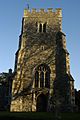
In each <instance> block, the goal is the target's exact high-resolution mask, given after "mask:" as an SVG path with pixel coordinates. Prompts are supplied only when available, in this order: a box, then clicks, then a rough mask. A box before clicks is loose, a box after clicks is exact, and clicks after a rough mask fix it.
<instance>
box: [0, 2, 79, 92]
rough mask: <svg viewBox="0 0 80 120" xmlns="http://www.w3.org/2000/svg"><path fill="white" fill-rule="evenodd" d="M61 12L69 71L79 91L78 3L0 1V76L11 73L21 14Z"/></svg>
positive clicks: (16, 47)
mask: <svg viewBox="0 0 80 120" xmlns="http://www.w3.org/2000/svg"><path fill="white" fill-rule="evenodd" d="M27 4H29V8H30V9H32V8H36V9H38V10H39V9H40V8H44V9H46V10H47V8H53V9H54V10H55V8H62V16H63V18H62V30H63V32H64V33H65V34H66V42H67V50H68V52H69V53H70V71H71V75H72V76H73V78H74V80H75V82H74V87H75V88H76V89H77V90H79V89H80V0H0V72H8V69H10V68H12V70H13V71H14V64H15V53H16V51H17V49H18V43H19V35H20V33H21V25H22V23H21V22H22V17H23V11H24V9H25V8H27Z"/></svg>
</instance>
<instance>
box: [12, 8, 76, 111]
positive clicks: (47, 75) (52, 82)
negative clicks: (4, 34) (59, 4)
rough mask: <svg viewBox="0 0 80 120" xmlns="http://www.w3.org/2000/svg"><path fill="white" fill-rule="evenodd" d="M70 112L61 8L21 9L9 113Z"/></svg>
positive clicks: (71, 94) (71, 89) (71, 88)
mask: <svg viewBox="0 0 80 120" xmlns="http://www.w3.org/2000/svg"><path fill="white" fill-rule="evenodd" d="M56 105H58V106H59V107H60V108H61V110H69V109H70V110H71V109H72V107H73V106H74V105H75V96H74V80H73V78H72V76H71V74H70V63H69V53H68V51H67V49H66V38H65V34H64V33H63V32H62V9H61V8H57V9H56V10H55V11H53V9H52V8H49V9H48V10H47V11H45V10H44V9H40V10H39V11H37V10H36V9H32V10H31V11H30V10H29V9H25V10H24V15H23V18H22V30H21V35H20V37H19V47H18V50H17V52H16V58H15V69H14V78H13V85H12V102H11V111H54V108H55V106H56Z"/></svg>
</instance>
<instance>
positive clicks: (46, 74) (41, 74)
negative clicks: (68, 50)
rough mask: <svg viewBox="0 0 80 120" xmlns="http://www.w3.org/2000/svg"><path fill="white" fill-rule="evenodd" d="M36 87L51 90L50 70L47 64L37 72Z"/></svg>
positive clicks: (41, 66)
mask: <svg viewBox="0 0 80 120" xmlns="http://www.w3.org/2000/svg"><path fill="white" fill-rule="evenodd" d="M35 87H38V88H43V87H46V88H50V68H49V66H47V65H46V64H41V65H39V66H38V67H37V68H36V70H35Z"/></svg>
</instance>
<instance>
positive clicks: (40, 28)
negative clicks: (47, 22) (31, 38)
mask: <svg viewBox="0 0 80 120" xmlns="http://www.w3.org/2000/svg"><path fill="white" fill-rule="evenodd" d="M39 32H42V24H40V25H39Z"/></svg>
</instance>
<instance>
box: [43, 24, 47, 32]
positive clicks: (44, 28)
mask: <svg viewBox="0 0 80 120" xmlns="http://www.w3.org/2000/svg"><path fill="white" fill-rule="evenodd" d="M43 32H46V23H45V24H43Z"/></svg>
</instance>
